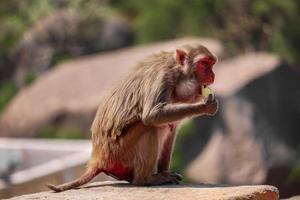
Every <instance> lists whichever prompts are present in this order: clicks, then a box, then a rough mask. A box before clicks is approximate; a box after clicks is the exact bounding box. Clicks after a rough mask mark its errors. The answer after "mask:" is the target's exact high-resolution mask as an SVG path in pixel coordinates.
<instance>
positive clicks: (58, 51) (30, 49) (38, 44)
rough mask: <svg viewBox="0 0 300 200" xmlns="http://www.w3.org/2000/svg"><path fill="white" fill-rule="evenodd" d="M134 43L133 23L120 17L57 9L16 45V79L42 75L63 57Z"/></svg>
mask: <svg viewBox="0 0 300 200" xmlns="http://www.w3.org/2000/svg"><path fill="white" fill-rule="evenodd" d="M132 42H133V32H132V31H131V28H130V26H129V24H127V23H126V22H125V21H124V20H121V19H118V18H107V17H106V18H105V17H103V16H98V15H95V16H94V15H92V14H91V15H90V16H88V17H86V16H81V15H80V14H78V13H75V12H71V11H56V12H54V13H52V14H51V15H49V16H47V17H46V18H44V19H41V20H40V21H38V22H37V23H36V24H35V26H34V27H33V28H31V29H30V30H29V31H27V33H25V35H24V37H23V39H22V40H21V41H20V42H19V44H18V45H17V47H16V53H15V61H16V66H17V70H16V75H15V76H16V77H15V78H16V81H17V83H18V84H19V85H23V84H24V81H25V79H26V76H27V75H28V74H33V75H38V74H40V73H42V72H44V71H45V70H46V69H48V68H49V67H51V66H52V65H53V64H54V63H56V62H57V61H59V60H60V59H64V58H69V57H75V56H79V55H84V54H90V53H95V52H101V51H105V50H112V49H116V48H120V47H125V46H128V45H130V44H132Z"/></svg>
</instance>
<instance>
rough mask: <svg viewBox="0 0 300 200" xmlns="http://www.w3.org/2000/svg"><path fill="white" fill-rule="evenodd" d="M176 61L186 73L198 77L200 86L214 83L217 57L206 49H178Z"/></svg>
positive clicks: (201, 47) (198, 47)
mask: <svg viewBox="0 0 300 200" xmlns="http://www.w3.org/2000/svg"><path fill="white" fill-rule="evenodd" d="M175 59H176V62H177V63H178V64H179V65H181V66H182V67H183V70H184V73H186V74H194V75H196V77H197V79H198V80H199V84H200V85H210V84H212V83H213V82H214V80H215V74H214V72H213V66H214V64H215V63H216V62H217V57H216V56H215V55H214V54H212V53H211V52H210V51H209V50H208V49H207V48H206V47H204V46H202V45H196V46H184V47H183V48H181V49H176V51H175Z"/></svg>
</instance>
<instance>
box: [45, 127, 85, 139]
mask: <svg viewBox="0 0 300 200" xmlns="http://www.w3.org/2000/svg"><path fill="white" fill-rule="evenodd" d="M40 136H41V137H42V138H59V139H82V138H83V136H82V133H81V131H80V130H78V129H76V128H64V129H59V128H56V127H54V126H46V127H44V128H43V129H42V130H41V132H40Z"/></svg>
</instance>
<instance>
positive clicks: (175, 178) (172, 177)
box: [133, 172, 182, 186]
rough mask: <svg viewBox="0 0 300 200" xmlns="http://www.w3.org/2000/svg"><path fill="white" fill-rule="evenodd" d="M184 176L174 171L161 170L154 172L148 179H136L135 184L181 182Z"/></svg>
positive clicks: (147, 184)
mask: <svg viewBox="0 0 300 200" xmlns="http://www.w3.org/2000/svg"><path fill="white" fill-rule="evenodd" d="M181 179H182V177H181V175H179V174H177V173H174V172H161V173H157V174H153V175H152V176H151V177H149V178H148V179H146V180H145V179H143V180H134V181H133V184H134V185H138V186H154V185H164V184H179V182H180V181H181Z"/></svg>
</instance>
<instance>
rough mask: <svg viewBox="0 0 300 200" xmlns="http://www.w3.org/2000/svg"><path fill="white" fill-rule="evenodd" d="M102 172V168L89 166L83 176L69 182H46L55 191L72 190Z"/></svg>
mask: <svg viewBox="0 0 300 200" xmlns="http://www.w3.org/2000/svg"><path fill="white" fill-rule="evenodd" d="M101 172H102V169H99V168H98V167H92V168H89V169H88V170H87V171H86V172H85V173H84V174H83V175H82V176H81V177H79V178H78V179H76V180H74V181H71V182H68V183H64V184H62V185H58V186H55V185H52V184H46V186H47V187H48V188H49V189H51V190H53V191H55V192H62V191H65V190H70V189H73V188H76V187H79V186H81V185H84V184H86V183H88V182H89V181H91V180H92V179H93V178H94V177H95V176H97V175H98V174H99V173H101Z"/></svg>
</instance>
